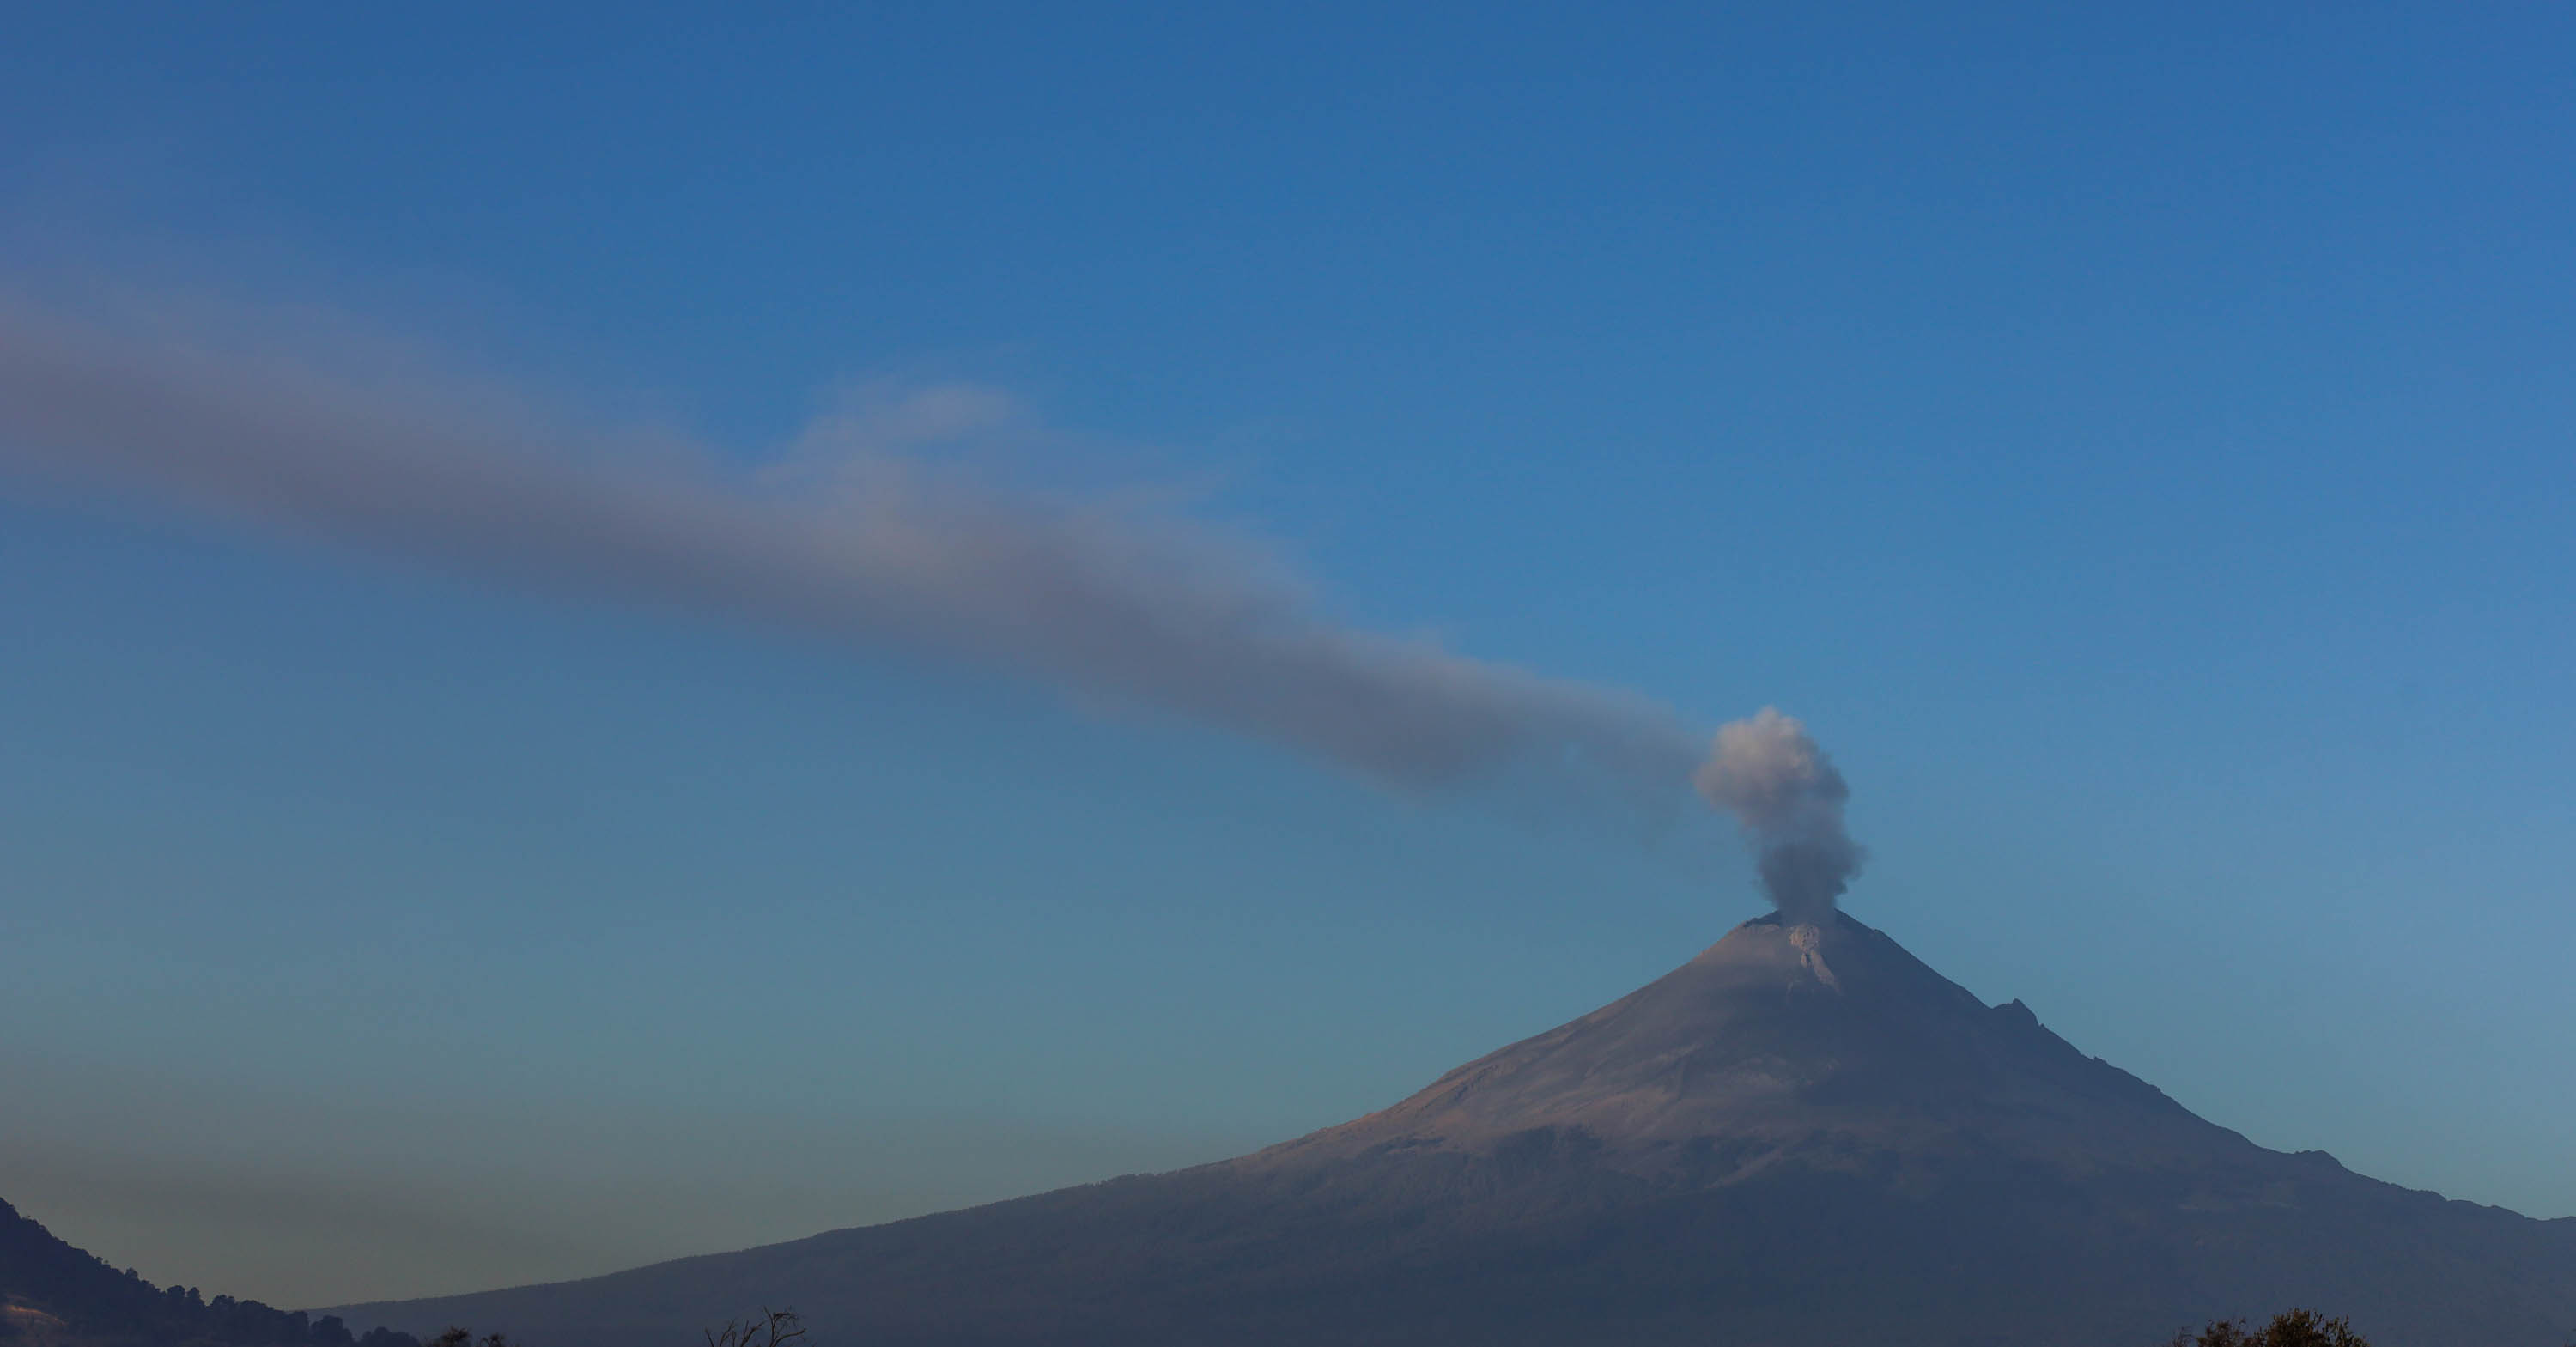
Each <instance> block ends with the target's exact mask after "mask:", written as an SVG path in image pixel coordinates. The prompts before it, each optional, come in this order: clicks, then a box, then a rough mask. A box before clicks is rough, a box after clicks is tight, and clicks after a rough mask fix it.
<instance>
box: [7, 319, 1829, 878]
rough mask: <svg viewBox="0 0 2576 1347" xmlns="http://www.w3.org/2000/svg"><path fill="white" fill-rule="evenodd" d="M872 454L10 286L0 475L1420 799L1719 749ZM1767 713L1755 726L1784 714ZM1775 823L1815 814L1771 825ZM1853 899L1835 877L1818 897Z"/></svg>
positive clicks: (1141, 529)
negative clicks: (42, 306) (605, 438)
mask: <svg viewBox="0 0 2576 1347" xmlns="http://www.w3.org/2000/svg"><path fill="white" fill-rule="evenodd" d="M992 401H993V395H991V394H987V393H982V392H979V391H977V390H971V389H955V388H951V389H946V390H936V391H934V392H933V393H932V394H931V395H929V396H928V397H927V398H924V399H915V400H913V401H912V402H909V403H905V404H903V405H901V406H899V407H897V408H894V409H893V416H894V418H895V419H896V420H899V421H903V420H908V421H910V422H912V423H915V424H916V427H918V425H919V424H922V423H928V424H931V425H932V426H933V428H934V429H935V427H936V425H938V424H943V423H951V422H956V421H957V420H958V419H959V418H960V417H961V416H962V417H964V418H965V419H966V420H967V421H970V422H971V421H972V420H973V418H974V417H975V416H977V415H981V414H985V413H987V412H989V409H990V404H991V403H992ZM979 409H980V410H979ZM844 429H846V427H845V428H844ZM862 429H864V427H863V428H862ZM878 429H883V426H882V425H880V426H879V427H878ZM830 430H831V427H830V426H829V425H826V426H825V427H823V428H822V430H820V431H818V432H816V433H814V434H809V436H808V439H809V440H816V439H822V440H828V439H830V438H831V435H830V434H829V431H830ZM858 438H859V439H861V440H862V441H865V440H866V439H867V436H866V435H860V436H859V437H858ZM879 438H883V437H882V436H880V437H879ZM895 438H896V439H898V440H900V439H901V436H899V435H898V436H895ZM858 447H859V449H860V450H861V452H857V453H854V454H851V455H849V456H848V457H847V458H845V460H844V461H842V462H839V463H837V464H834V465H832V466H831V468H830V470H828V471H821V472H815V471H807V472H805V473H802V474H799V475H798V477H797V479H796V480H797V482H798V483H799V484H800V489H797V490H792V491H791V490H782V489H781V488H780V486H779V484H778V482H777V481H775V480H773V479H768V478H762V477H757V476H754V477H747V478H737V479H734V480H727V479H725V478H723V477H722V476H721V475H719V474H715V473H713V472H711V471H709V470H707V469H705V468H703V467H701V468H700V469H699V470H697V471H694V472H683V471H678V470H665V471H660V472H651V471H641V470H636V469H633V468H629V469H627V470H624V471H617V472H609V471H601V470H599V469H597V468H596V467H593V468H588V469H585V468H584V467H582V466H580V465H579V464H577V463H575V462H573V461H570V460H567V459H565V458H564V457H563V456H562V455H561V454H560V453H558V452H554V451H553V450H552V449H551V448H550V447H549V445H548V443H547V437H545V436H543V435H541V434H540V433H538V432H537V431H536V430H534V429H532V428H531V427H529V426H526V425H514V424H508V423H506V422H488V423H484V424H468V423H465V422H461V421H459V420H457V419H455V417H454V416H453V415H452V414H451V413H447V412H445V411H442V410H441V409H439V408H438V407H437V405H436V400H435V399H434V398H431V397H428V396H426V395H423V394H402V393H396V392H388V391H386V390H384V389H383V388H381V387H375V386H370V387H360V386H358V385H355V384H353V383H350V382H348V381H344V380H334V379H330V378H327V377H324V376H322V375H320V374H318V373H316V372H314V371H313V370H312V369H311V368H309V367H306V366H303V365H299V364H292V363H287V362H280V361H275V360H264V361H254V360H250V359H245V358H240V357H235V356H225V355H222V354H217V353H211V352H208V351H206V350H204V349H201V348H187V347H180V346H174V345H171V344H168V343H136V342H130V341H117V340H112V339H110V338H108V337H106V336H104V335H102V334H100V333H99V332H97V331H95V330H93V329H88V328H84V327H80V326H78V325H74V324H70V323H66V322H63V321H60V320H57V319H53V318H50V317H47V316H43V315H38V314H33V313H30V312H27V311H23V310H12V309H10V308H7V307H5V306H0V468H5V467H14V468H18V469H21V470H24V471H27V472H30V473H33V474H36V475H42V476H50V477H57V478H67V479H72V480H79V481H93V482H103V483H107V484H110V485H114V486H118V487H121V488H124V489H128V490H132V491H138V492H140V493H143V494H145V495H148V496H150V497H153V498H156V499H159V500H162V501H164V502H168V503H172V504H177V505H180V506H183V507H186V508H189V509H192V510H197V511H200V512H204V513H209V514H214V515H217V516H221V517H224V518H227V519H231V520H235V521H238V522H242V523H247V524H251V525H253V526H256V527H260V528H265V529H269V530H274V531H278V532H283V533H288V534H292V535H297V536H304V537H314V538H321V539H326V540H330V541H333V542H337V543H342V544H346V545H351V546H355V547H360V548H364V549H368V550H372V551H377V552H385V553H393V554H399V555H404V556H410V557H416V558H421V559H426V560H430V561H433V562H438V563H442V564H448V565H456V566H463V567H467V568H471V569H474V570H478V571H483V572H487V573H493V574H498V575H502V576H507V577H511V578H518V579H526V580H534V581H537V582H540V583H544V584H548V585H552V586H556V587H562V588H571V589H576V590H584V591H595V592H605V593H612V594H618V595H623V596H627V597H635V598H642V599H646V600H650V601H655V602H663V603H670V604H675V605H679V606H683V607H688V608H693V609H699V610H704V611H712V612H716V613H721V614H726V615H730V616H737V617H748V618H752V619H755V620H759V621H764V622H769V623H773V624H780V625H785V626H789V627H793V628H796V629H799V630H804V631H809V632H814V633H818V634H821V635H824V636H828V637H831V638H834V639H838V640H841V641H844V642H847V643H850V644H853V645H858V646H865V647H871V648H879V647H892V648H898V649H907V650H913V651H918V652H924V653H929V654H933V655H937V656H942V657H948V658H964V659H970V660H976V661H981V662H986V663H993V664H998V665H1002V666H1005V667H1008V668H1011V669H1014V670H1017V671H1019V672H1021V673H1023V674H1026V675H1029V676H1033V677H1036V678H1040V679H1043V680H1046V681H1048V682H1051V683H1054V684H1056V685H1058V686H1060V687H1063V688H1065V689H1068V690H1070V691H1073V692H1076V693H1079V694H1083V695H1088V696H1098V697H1105V698H1109V699H1114V700H1119V701H1124V702H1128V703H1131V704H1136V705H1141V706H1147V707H1153V708H1159V709H1162V710H1165V711H1168V712H1172V713H1176V714H1179V715H1183V716H1187V717H1190V718H1192V719H1196V720H1199V721H1202V722H1204V723H1207V724H1210V725H1214V726H1218V727H1221V728H1224V729H1227V730H1231V731H1235V732H1238V733H1242V734H1247V735H1252V736H1255V737H1258V738H1262V739H1266V740H1269V741H1271V742H1274V743H1278V744H1282V745H1285V746H1287V747H1290V748H1292V749H1295V750H1298V751H1300V752H1304V753H1308V754H1311V755H1314V756H1316V757H1320V758H1322V759H1325V760H1327V761H1330V762H1333V763H1336V764H1339V765H1341V766H1343V767H1345V768H1349V769H1352V770H1355V771H1358V772H1360V773H1363V774H1365V775H1367V776H1370V777H1373V778H1375V779H1378V780H1381V781H1385V782H1388V783H1391V784H1394V785H1397V786H1401V787H1406V788H1424V787H1438V786H1443V785H1448V784H1453V783H1457V782H1460V781H1463V780H1466V779H1470V778H1472V777H1475V776H1477V775H1479V774H1482V773H1488V772H1493V771H1496V770H1500V769H1502V768H1505V767H1508V766H1513V765H1516V764H1527V765H1530V766H1534V767H1536V768H1539V769H1540V770H1541V771H1542V772H1544V773H1545V774H1547V775H1548V776H1550V777H1552V778H1555V779H1558V780H1561V781H1564V782H1566V783H1568V784H1574V783H1576V782H1578V781H1600V780H1606V781H1608V782H1609V783H1611V784H1612V786H1613V787H1614V788H1615V789H1616V791H1617V792H1618V793H1619V794H1621V795H1623V796H1625V797H1627V798H1629V799H1631V800H1633V801H1635V802H1638V803H1639V804H1641V805H1643V806H1644V807H1648V808H1653V807H1656V806H1657V805H1659V804H1661V803H1662V802H1663V801H1666V800H1669V799H1670V798H1672V797H1674V796H1676V795H1678V794H1679V793H1680V791H1681V788H1682V786H1683V784H1684V783H1685V782H1687V781H1688V780H1689V779H1690V777H1691V774H1692V769H1693V768H1694V766H1695V765H1697V764H1698V763H1699V762H1700V760H1701V759H1702V758H1703V757H1704V756H1705V755H1706V748H1705V744H1706V740H1705V739H1704V738H1702V737H1701V736H1700V735H1698V734H1696V733H1694V732H1693V731H1692V729H1691V727H1690V726H1689V725H1688V724H1686V723H1685V722H1684V721H1683V720H1682V719H1681V718H1680V717H1679V716H1677V715H1675V714H1674V713H1673V712H1672V711H1670V710H1669V709H1667V708H1665V707H1663V706H1660V705H1658V704H1656V703H1654V702H1651V701H1649V700H1647V699H1644V698H1640V697H1636V696H1633V695H1630V694H1627V693H1624V692H1620V691H1617V690H1615V689H1606V688H1600V687H1594V686H1590V685H1586V684H1581V683H1575V682H1569V681H1564V680H1558V679H1549V678H1543V677H1540V676H1537V675H1534V674H1530V673H1526V672H1523V671H1521V670H1518V669H1513V668H1508V667H1505V666H1500V665H1495V664H1489V663H1484V662H1481V661H1477V660H1473V659H1468V658H1465V657H1463V656H1459V655H1455V654H1452V653H1449V652H1447V651H1444V650H1442V649H1439V648H1438V647H1437V646H1434V645H1432V644H1430V643H1428V642H1425V641H1418V640H1405V639H1399V638H1395V637H1389V636H1384V635H1379V634H1375V633H1370V632H1364V631H1358V630H1354V629H1352V628H1349V627H1347V626H1344V625H1342V624H1339V623H1337V622H1335V621H1333V620H1331V619H1330V618H1329V617H1328V616H1326V615H1324V614H1323V613H1322V612H1320V611H1319V610H1318V609H1317V607H1316V606H1315V604H1314V602H1313V601H1312V599H1311V598H1310V597H1309V596H1308V594H1307V593H1306V592H1305V591H1304V589H1303V588H1302V587H1300V586H1298V585H1297V584H1295V583H1293V582H1292V581H1290V580H1289V579H1287V578H1286V577H1285V576H1284V575H1283V574H1282V572H1281V571H1280V569H1279V568H1278V567H1276V566H1275V565H1272V564H1269V562H1268V561H1267V559H1266V557H1265V555H1264V554H1263V553H1262V552H1261V550H1260V549H1259V548H1258V547H1256V546H1254V545H1253V544H1251V543H1249V542H1247V541H1246V540H1243V539H1240V538H1236V537H1232V536H1229V535H1226V534H1223V533H1220V532H1217V531H1215V530H1212V529H1209V528H1206V527H1203V526H1195V525H1192V524H1189V523H1187V522H1186V521H1181V520H1176V519H1170V518H1164V517H1156V516H1151V515H1146V514H1141V513H1138V512H1136V511H1133V510H1125V511H1122V510H1117V509H1111V508H1105V507H1099V506H1086V505H1083V504H1080V503H1068V502H1063V501H1051V500H1048V499H1045V498H1040V497H1035V496H1029V495H1021V494H1013V493H1008V492H1002V491H995V490H989V489H982V490H979V489H971V488H967V487H963V486H960V485H958V484H956V483H954V482H949V481H940V480H934V479H933V478H931V477H930V476H929V475H927V474H925V473H923V472H921V471H919V470H918V468H917V466H916V465H912V464H910V463H908V462H907V461H906V460H905V459H903V458H902V457H900V456H897V455H892V454H888V453H886V452H883V446H882V444H879V445H876V446H875V447H873V448H871V447H870V446H869V445H867V444H865V443H862V444H861V445H859V446H858ZM1766 716H1767V717H1768V718H1767V719H1765V720H1760V721H1755V722H1749V723H1750V724H1752V725H1754V726H1756V727H1757V728H1758V727H1762V726H1770V725H1776V724H1778V723H1781V722H1779V721H1778V718H1777V716H1776V713H1766ZM1785 723H1787V724H1788V725H1789V726H1790V727H1791V728H1792V730H1794V729H1795V725H1796V722H1794V721H1791V722H1785ZM1736 729H1737V727H1729V730H1728V731H1727V735H1733V734H1735V732H1736ZM1798 738H1799V740H1800V742H1804V736H1803V735H1802V734H1801V735H1799V736H1798ZM1733 742H1734V740H1732V739H1730V738H1728V737H1726V736H1724V735H1722V736H1721V738H1720V740H1719V755H1718V758H1717V759H1715V760H1712V762H1711V764H1710V770H1711V771H1718V770H1719V768H1720V766H1721V765H1722V764H1726V763H1728V762H1731V761H1734V759H1733V757H1732V756H1731V755H1730V752H1729V750H1728V747H1727V746H1728V745H1729V744H1730V743H1733ZM1809 747H1810V748H1812V745H1810V746H1809ZM1770 761H1771V760H1769V759H1764V760H1761V761H1759V762H1756V761H1750V760H1747V761H1741V762H1735V763H1734V765H1732V766H1725V767H1724V771H1723V773H1722V779H1723V781H1725V782H1726V783H1729V784H1728V788H1727V790H1726V791H1724V792H1721V791H1719V790H1715V789H1711V790H1709V791H1708V794H1709V797H1710V798H1711V799H1712V800H1714V801H1716V802H1717V803H1719V804H1721V805H1723V806H1725V807H1727V808H1730V809H1733V810H1734V811H1735V812H1736V813H1737V815H1738V817H1739V818H1740V819H1741V820H1742V821H1743V822H1744V824H1745V826H1746V827H1747V829H1749V830H1751V831H1752V832H1753V833H1754V834H1755V835H1756V837H1757V838H1758V839H1760V840H1761V844H1762V850H1763V857H1764V862H1763V864H1764V876H1765V883H1766V885H1768V886H1769V887H1770V888H1771V891H1772V893H1773V896H1774V897H1775V898H1776V899H1779V900H1781V901H1782V902H1784V904H1785V903H1786V902H1788V901H1790V899H1789V898H1788V897H1783V895H1791V896H1795V897H1798V898H1800V899H1801V900H1803V898H1804V897H1805V896H1806V895H1809V894H1811V893H1813V892H1817V891H1819V889H1818V887H1817V885H1816V883H1813V882H1810V881H1808V880H1805V879H1798V878H1795V877H1794V876H1793V877H1792V882H1775V881H1774V880H1773V878H1772V871H1773V868H1774V858H1775V856H1778V857H1786V858H1788V859H1784V860H1781V861H1780V862H1779V863H1780V864H1781V865H1784V866H1788V867H1790V868H1792V869H1795V868H1796V867H1798V866H1804V865H1808V864H1810V863H1811V862H1810V861H1809V860H1806V859H1800V858H1804V857H1808V856H1810V855H1811V854H1816V853H1814V852H1813V848H1814V844H1815V842H1816V840H1817V839H1816V838H1814V837H1811V836H1809V835H1808V831H1807V830H1809V825H1810V824H1812V823H1813V822H1814V817H1813V816H1812V815H1810V814H1807V813H1799V812H1797V811H1790V812H1789V813H1786V814H1779V815H1778V816H1777V818H1776V819H1775V811H1773V810H1772V806H1771V805H1770V803H1769V802H1770V801H1771V800H1772V799H1773V798H1774V797H1775V796H1776V795H1782V794H1784V793H1785V794H1796V793H1797V788H1796V787H1795V786H1794V784H1792V785H1788V786H1784V787H1782V788H1781V789H1780V790H1770V789H1767V788H1763V789H1757V788H1754V787H1752V786H1749V785H1747V784H1745V783H1748V782H1753V781H1756V780H1757V779H1758V773H1759V772H1760V771H1762V770H1765V769H1766V768H1765V764H1766V763H1769V762H1770ZM1808 761H1810V762H1811V763H1821V761H1822V759H1821V758H1820V757H1811V758H1810V759H1809V760H1808ZM1782 762H1783V765H1785V766H1789V767H1794V766H1795V763H1794V762H1790V761H1787V760H1782ZM1825 771H1826V773H1827V774H1828V775H1830V773H1831V769H1830V768H1829V767H1828V768H1826V769H1825ZM1708 779H1710V778H1706V777H1704V778H1703V785H1704V786H1705V784H1706V781H1707V780H1708ZM1833 786H1834V789H1835V791H1836V792H1839V791H1840V789H1841V782H1840V779H1839V778H1834V779H1833ZM1839 800H1840V797H1839V794H1836V796H1835V799H1834V809H1833V811H1832V813H1833V817H1834V819H1835V820H1836V821H1837V822H1838V821H1839V817H1840V808H1839ZM1781 820H1785V824H1783V823H1781ZM1776 826H1787V827H1790V828H1792V829H1793V830H1799V831H1798V832H1797V835H1795V836H1791V835H1788V834H1785V833H1784V834H1782V835H1781V836H1780V837H1779V838H1778V839H1776V841H1775V839H1774V838H1773V831H1774V829H1775V827H1776ZM1845 850H1846V852H1847V853H1848V854H1851V855H1856V854H1857V853H1856V851H1851V850H1850V849H1849V848H1848V846H1847V844H1846V848H1845ZM1816 863H1821V862H1816ZM1848 873H1849V866H1848V865H1847V864H1846V865H1844V867H1843V868H1842V870H1841V871H1839V872H1838V875H1841V874H1848ZM1839 891H1840V878H1839V877H1837V878H1835V879H1834V880H1833V881H1832V885H1831V889H1830V892H1828V893H1827V896H1826V898H1825V900H1824V901H1826V902H1828V903H1829V902H1830V901H1831V896H1830V894H1831V893H1835V892H1839Z"/></svg>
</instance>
